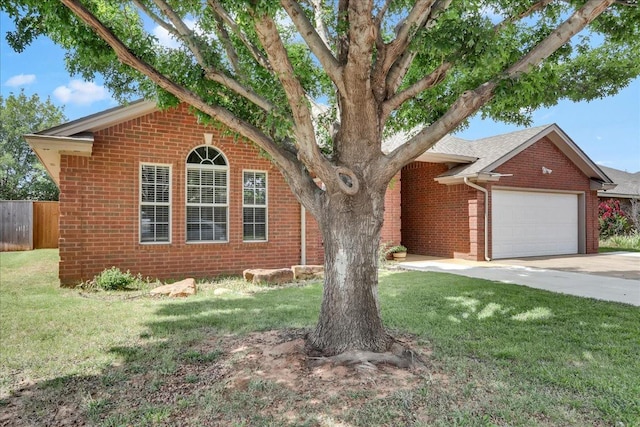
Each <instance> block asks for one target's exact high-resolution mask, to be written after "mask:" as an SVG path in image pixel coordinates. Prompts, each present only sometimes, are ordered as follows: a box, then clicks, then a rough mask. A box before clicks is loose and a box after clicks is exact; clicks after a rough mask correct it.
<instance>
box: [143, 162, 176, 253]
mask: <svg viewBox="0 0 640 427" xmlns="http://www.w3.org/2000/svg"><path fill="white" fill-rule="evenodd" d="M170 224H171V166H168V165H154V164H141V165H140V242H141V243H169V242H170V240H171V233H170V230H171V227H170Z"/></svg>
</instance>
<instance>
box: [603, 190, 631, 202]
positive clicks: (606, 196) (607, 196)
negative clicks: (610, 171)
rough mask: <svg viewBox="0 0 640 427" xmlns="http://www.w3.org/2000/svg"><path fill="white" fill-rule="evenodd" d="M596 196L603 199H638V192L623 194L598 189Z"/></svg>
mask: <svg viewBox="0 0 640 427" xmlns="http://www.w3.org/2000/svg"><path fill="white" fill-rule="evenodd" d="M598 197H602V198H603V199H638V200H640V194H637V195H633V194H623V193H611V192H609V191H606V190H598Z"/></svg>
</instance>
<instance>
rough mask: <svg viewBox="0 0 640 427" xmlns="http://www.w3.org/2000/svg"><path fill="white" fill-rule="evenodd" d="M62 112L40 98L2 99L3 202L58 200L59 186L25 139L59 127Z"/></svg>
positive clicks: (0, 179)
mask: <svg viewBox="0 0 640 427" xmlns="http://www.w3.org/2000/svg"><path fill="white" fill-rule="evenodd" d="M64 120H65V117H64V114H63V112H62V110H61V109H60V108H58V107H56V106H55V105H53V104H52V103H51V101H50V100H49V99H47V100H46V101H44V102H43V101H42V100H40V97H39V96H38V95H32V96H31V97H27V96H26V95H25V94H24V91H21V92H20V93H19V94H18V95H15V94H13V93H11V94H9V96H8V97H7V98H3V97H2V96H0V199H4V200H58V187H56V184H55V183H54V182H53V181H52V180H51V178H50V177H49V175H48V174H47V172H46V170H45V169H44V166H42V164H41V163H40V162H39V161H38V159H37V158H36V156H35V154H33V151H32V150H31V148H29V146H28V145H27V143H26V141H25V140H24V138H23V137H22V136H23V135H25V134H27V133H34V132H37V131H40V130H43V129H47V128H50V127H53V126H56V125H59V124H60V123H62V122H63V121H64Z"/></svg>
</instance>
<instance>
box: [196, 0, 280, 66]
mask: <svg viewBox="0 0 640 427" xmlns="http://www.w3.org/2000/svg"><path fill="white" fill-rule="evenodd" d="M208 3H209V6H210V7H211V9H212V10H213V13H214V14H215V15H217V16H219V17H220V19H222V21H223V22H224V23H225V24H227V26H229V28H230V29H231V31H232V32H233V33H234V34H235V35H236V36H237V37H238V38H239V39H240V41H241V42H242V44H244V46H245V47H246V48H247V49H248V50H249V53H250V54H251V56H253V59H254V60H255V61H256V62H257V63H258V64H259V65H260V66H262V68H264V69H266V70H269V71H273V68H272V67H271V64H270V63H269V60H268V59H267V58H266V57H265V56H264V54H263V53H262V52H261V51H260V49H258V48H257V47H256V46H255V45H254V44H253V43H252V42H251V40H249V38H248V37H247V36H246V34H245V33H244V32H243V31H242V29H241V28H240V26H239V25H238V24H237V23H236V21H235V20H234V19H233V18H232V17H231V16H229V14H228V13H227V11H226V10H225V9H224V8H223V7H222V5H220V3H219V2H218V0H208Z"/></svg>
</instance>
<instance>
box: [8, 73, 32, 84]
mask: <svg viewBox="0 0 640 427" xmlns="http://www.w3.org/2000/svg"><path fill="white" fill-rule="evenodd" d="M35 81H36V75H35V74H18V75H16V76H13V77H11V78H9V80H7V81H6V82H5V83H4V84H5V86H11V87H18V86H26V85H29V84H31V83H34V82H35Z"/></svg>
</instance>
